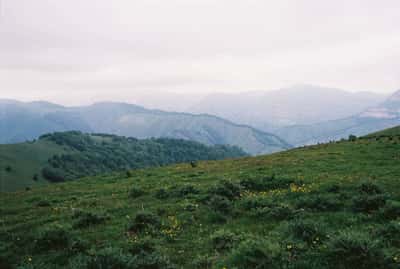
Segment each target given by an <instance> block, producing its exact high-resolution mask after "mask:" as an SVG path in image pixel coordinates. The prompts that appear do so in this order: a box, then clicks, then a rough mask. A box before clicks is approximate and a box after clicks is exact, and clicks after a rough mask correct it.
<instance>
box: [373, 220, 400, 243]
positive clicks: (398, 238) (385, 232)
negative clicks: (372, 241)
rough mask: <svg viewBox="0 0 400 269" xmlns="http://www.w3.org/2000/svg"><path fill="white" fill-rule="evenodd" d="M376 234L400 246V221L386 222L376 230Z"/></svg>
mask: <svg viewBox="0 0 400 269" xmlns="http://www.w3.org/2000/svg"><path fill="white" fill-rule="evenodd" d="M375 235H376V236H377V237H378V238H380V239H382V240H384V241H385V242H387V243H390V244H391V245H392V246H394V247H397V248H399V247H400V222H397V221H391V222H389V223H386V224H384V225H382V226H380V227H378V228H377V229H376V230H375Z"/></svg>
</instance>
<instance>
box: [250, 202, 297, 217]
mask: <svg viewBox="0 0 400 269" xmlns="http://www.w3.org/2000/svg"><path fill="white" fill-rule="evenodd" d="M294 214H295V212H294V211H293V209H292V208H290V207H289V206H287V205H270V206H268V207H262V208H256V209H254V210H252V211H251V215H252V216H254V217H256V218H263V219H265V220H285V219H290V218H292V217H293V216H294Z"/></svg>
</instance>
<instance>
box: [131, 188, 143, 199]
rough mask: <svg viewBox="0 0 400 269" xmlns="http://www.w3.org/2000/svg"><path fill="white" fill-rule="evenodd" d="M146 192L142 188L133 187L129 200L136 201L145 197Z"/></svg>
mask: <svg viewBox="0 0 400 269" xmlns="http://www.w3.org/2000/svg"><path fill="white" fill-rule="evenodd" d="M145 194H146V192H145V191H144V190H143V189H142V188H140V187H133V188H131V189H130V190H129V198H132V199H136V198H139V197H140V196H143V195H145Z"/></svg>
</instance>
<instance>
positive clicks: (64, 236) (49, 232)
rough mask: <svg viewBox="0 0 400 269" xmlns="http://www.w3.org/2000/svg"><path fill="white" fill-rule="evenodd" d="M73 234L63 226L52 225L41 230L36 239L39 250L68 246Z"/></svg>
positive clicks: (58, 248)
mask: <svg viewBox="0 0 400 269" xmlns="http://www.w3.org/2000/svg"><path fill="white" fill-rule="evenodd" d="M70 242H71V235H70V234H69V232H68V231H67V230H66V229H65V228H63V227H51V228H47V229H45V230H43V231H40V232H39V235H38V237H37V238H36V240H35V245H36V249H38V250H39V251H49V250H60V249H66V248H68V246H69V244H70Z"/></svg>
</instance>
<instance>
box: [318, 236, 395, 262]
mask: <svg viewBox="0 0 400 269" xmlns="http://www.w3.org/2000/svg"><path fill="white" fill-rule="evenodd" d="M326 251H327V260H328V264H329V267H330V268H335V269H348V268H365V269H367V268H370V269H379V268H382V269H383V268H389V267H388V266H387V264H386V259H385V256H384V254H383V251H382V248H381V247H380V246H379V245H378V244H377V243H376V242H374V241H372V240H371V239H369V238H368V236H367V235H365V234H359V233H354V232H353V233H342V234H340V235H338V236H336V237H334V238H332V239H331V241H330V242H329V243H328V246H327V248H326Z"/></svg>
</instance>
